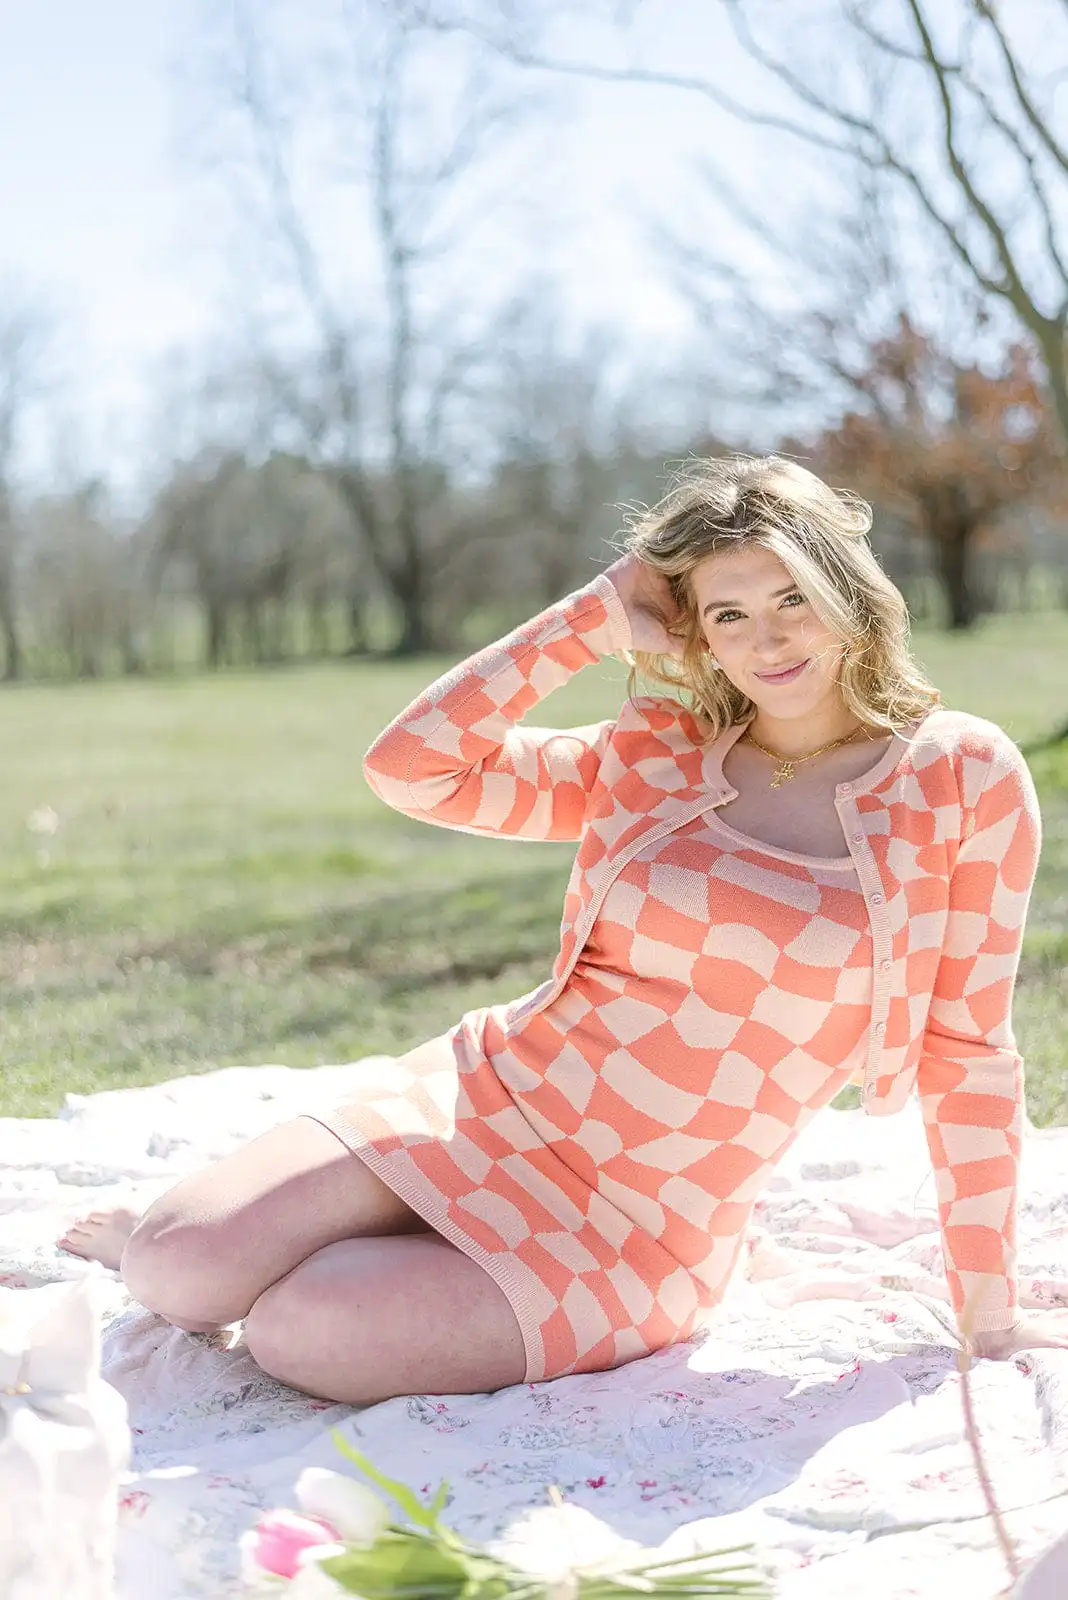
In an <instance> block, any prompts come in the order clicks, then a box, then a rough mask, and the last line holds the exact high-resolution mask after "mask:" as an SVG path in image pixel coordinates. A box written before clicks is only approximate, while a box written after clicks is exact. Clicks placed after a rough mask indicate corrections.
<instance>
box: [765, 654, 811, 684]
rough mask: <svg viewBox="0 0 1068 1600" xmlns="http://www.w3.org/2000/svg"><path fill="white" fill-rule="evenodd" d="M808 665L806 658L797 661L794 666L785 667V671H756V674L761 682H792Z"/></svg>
mask: <svg viewBox="0 0 1068 1600" xmlns="http://www.w3.org/2000/svg"><path fill="white" fill-rule="evenodd" d="M807 666H808V660H807V658H806V660H804V661H799V662H798V663H797V666H796V667H787V668H786V671H785V672H758V673H757V674H756V676H757V677H758V678H759V679H760V681H761V682H762V683H792V682H793V681H794V679H795V678H796V677H799V676H800V674H801V673H802V672H804V670H805V668H806V667H807Z"/></svg>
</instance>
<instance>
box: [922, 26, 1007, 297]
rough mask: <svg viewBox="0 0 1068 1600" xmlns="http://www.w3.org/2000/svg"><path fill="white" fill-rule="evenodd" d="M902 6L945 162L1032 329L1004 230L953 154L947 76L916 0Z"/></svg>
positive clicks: (950, 101) (950, 104) (953, 120)
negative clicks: (936, 108) (931, 87)
mask: <svg viewBox="0 0 1068 1600" xmlns="http://www.w3.org/2000/svg"><path fill="white" fill-rule="evenodd" d="M905 4H906V5H907V6H908V9H909V11H910V12H911V14H912V20H913V22H914V24H915V27H916V31H917V33H918V34H919V37H920V42H921V45H922V47H923V53H924V56H925V57H926V60H927V65H928V68H929V70H930V72H931V74H932V76H933V78H934V81H935V87H936V90H937V93H938V99H939V103H940V104H941V107H942V144H943V148H944V150H945V153H946V160H947V161H948V162H949V167H950V171H951V172H952V173H953V176H954V178H955V179H956V181H957V184H958V187H959V188H960V190H961V192H962V193H963V194H964V196H965V198H966V199H967V201H968V204H969V206H970V208H971V211H972V213H973V215H974V216H976V217H978V219H979V221H980V222H981V223H982V224H983V226H984V227H985V229H986V231H987V234H988V236H989V238H990V240H991V243H992V244H993V246H994V250H995V253H996V254H997V257H998V259H999V261H1000V262H1001V266H1002V270H1003V272H1004V274H1005V287H1004V289H1003V290H1002V292H1003V293H1004V294H1005V295H1006V297H1007V298H1008V299H1009V300H1010V301H1011V303H1012V305H1013V306H1014V308H1015V310H1016V312H1017V314H1018V315H1019V316H1020V318H1021V320H1022V321H1024V322H1025V323H1026V324H1027V326H1028V327H1033V326H1034V321H1035V313H1036V311H1037V307H1036V306H1035V304H1034V302H1033V300H1032V299H1031V296H1030V295H1029V294H1028V292H1027V290H1026V289H1025V288H1024V285H1023V282H1022V280H1021V278H1020V273H1019V270H1018V268H1017V266H1016V261H1015V259H1014V257H1013V254H1012V251H1011V249H1010V248H1009V241H1008V236H1007V234H1006V232H1005V229H1004V228H1003V227H1002V226H1001V224H1000V222H998V220H997V218H996V217H995V216H994V213H993V212H992V211H991V209H990V207H989V206H988V205H987V203H986V201H985V200H984V199H983V198H982V196H981V195H980V193H979V191H978V190H977V189H976V187H975V184H974V183H973V182H972V178H971V174H970V173H969V172H968V170H967V168H966V167H965V165H964V162H963V161H962V159H961V157H960V154H959V152H958V150H957V146H956V121H955V115H954V110H953V97H952V95H951V93H950V89H949V83H948V81H947V80H948V74H947V72H946V69H945V67H944V65H943V63H942V61H941V59H940V58H939V55H938V52H937V51H936V49H935V45H934V39H933V38H932V36H931V31H930V29H929V28H928V26H927V21H926V18H925V17H924V15H923V12H922V10H921V8H920V3H919V0H905Z"/></svg>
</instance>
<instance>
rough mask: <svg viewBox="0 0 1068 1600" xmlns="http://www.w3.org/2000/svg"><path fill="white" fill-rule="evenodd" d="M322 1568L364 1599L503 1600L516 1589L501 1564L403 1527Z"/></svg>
mask: <svg viewBox="0 0 1068 1600" xmlns="http://www.w3.org/2000/svg"><path fill="white" fill-rule="evenodd" d="M320 1565H321V1566H322V1569H323V1571H324V1572H326V1573H327V1574H328V1575H329V1576H330V1577H331V1578H333V1579H334V1580H335V1582H337V1583H340V1584H341V1585H342V1587H343V1588H344V1589H346V1590H347V1591H348V1593H349V1594H356V1595H361V1596H362V1597H363V1600H405V1597H408V1600H461V1597H462V1600H501V1597H503V1596H505V1595H507V1594H508V1593H509V1591H510V1589H511V1587H512V1585H511V1583H510V1582H509V1579H508V1576H507V1569H506V1568H505V1567H504V1566H503V1565H502V1564H501V1563H500V1562H499V1561H494V1560H493V1559H492V1558H491V1557H487V1556H482V1555H480V1554H479V1553H478V1552H475V1551H472V1552H470V1553H468V1552H466V1551H464V1550H456V1549H454V1548H452V1547H451V1546H450V1547H446V1546H443V1545H441V1544H439V1543H438V1542H437V1541H436V1540H435V1539H433V1538H428V1537H427V1536H426V1535H425V1534H422V1533H409V1532H407V1531H406V1530H405V1529H403V1528H394V1529H387V1530H386V1532H385V1533H383V1534H381V1535H380V1536H379V1538H378V1539H377V1540H376V1542H375V1543H374V1544H373V1545H371V1546H370V1548H365V1549H362V1550H350V1551H346V1553H345V1554H344V1555H340V1556H329V1557H327V1558H326V1559H325V1560H323V1561H322V1562H321V1563H320Z"/></svg>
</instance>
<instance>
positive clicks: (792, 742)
mask: <svg viewBox="0 0 1068 1600" xmlns="http://www.w3.org/2000/svg"><path fill="white" fill-rule="evenodd" d="M862 726H863V723H862V722H861V719H860V718H859V717H857V716H855V715H854V713H853V712H852V711H850V710H848V708H847V707H846V706H845V705H844V704H843V703H842V702H841V701H840V700H832V701H829V702H828V703H827V704H826V705H821V706H814V707H813V708H812V710H811V712H806V714H805V715H804V716H803V717H773V716H769V715H768V713H767V712H765V711H762V710H759V709H758V710H757V713H756V715H755V716H754V717H753V719H752V721H751V722H750V723H749V733H750V734H751V735H752V737H753V738H754V739H757V740H759V742H760V743H761V744H764V745H767V746H768V748H769V749H770V750H774V751H775V753H776V755H780V756H793V757H800V756H807V755H809V754H811V752H812V751H813V750H819V749H820V748H821V747H822V746H823V745H825V744H833V743H834V741H835V740H836V739H846V738H848V737H849V735H850V734H851V733H854V732H855V731H856V730H857V729H858V728H860V727H862Z"/></svg>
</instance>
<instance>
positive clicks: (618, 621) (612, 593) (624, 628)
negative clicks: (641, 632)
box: [587, 572, 634, 653]
mask: <svg viewBox="0 0 1068 1600" xmlns="http://www.w3.org/2000/svg"><path fill="white" fill-rule="evenodd" d="M587 588H589V589H593V590H594V591H595V592H596V593H597V595H598V596H599V597H600V599H601V600H602V601H603V602H604V608H605V610H606V611H607V613H608V627H609V630H610V632H611V635H612V649H613V650H619V651H622V652H627V653H629V652H630V651H631V650H632V649H633V646H634V637H633V634H632V633H631V627H630V618H629V617H628V615H627V608H626V606H625V605H624V604H623V600H622V597H621V595H620V593H619V590H618V589H617V588H616V586H615V584H614V583H613V582H612V580H611V578H606V577H605V575H604V573H603V572H599V573H598V574H597V576H596V578H594V579H593V582H592V583H590V584H587Z"/></svg>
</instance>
